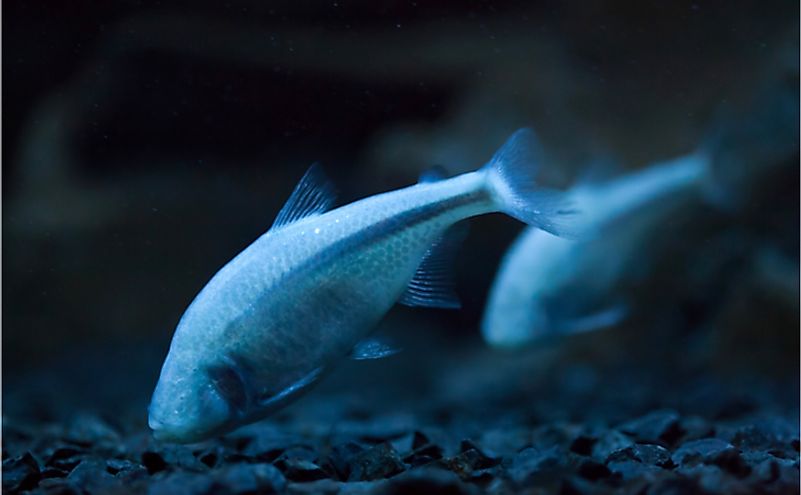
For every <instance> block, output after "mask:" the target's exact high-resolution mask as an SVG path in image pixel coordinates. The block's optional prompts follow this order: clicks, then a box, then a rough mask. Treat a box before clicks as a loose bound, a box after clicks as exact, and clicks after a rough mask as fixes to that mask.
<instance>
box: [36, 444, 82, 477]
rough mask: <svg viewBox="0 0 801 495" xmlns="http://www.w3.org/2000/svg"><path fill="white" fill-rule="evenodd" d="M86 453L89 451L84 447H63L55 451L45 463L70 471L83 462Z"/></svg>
mask: <svg viewBox="0 0 801 495" xmlns="http://www.w3.org/2000/svg"><path fill="white" fill-rule="evenodd" d="M86 454H87V451H86V450H83V449H76V448H72V447H62V448H59V449H56V450H55V451H53V453H52V454H51V455H50V457H49V458H48V459H47V461H46V462H45V465H46V466H51V467H54V468H56V469H61V470H64V471H67V472H70V471H72V469H73V468H74V467H75V466H77V465H78V464H80V463H81V461H82V460H83V459H84V458H85V457H86Z"/></svg>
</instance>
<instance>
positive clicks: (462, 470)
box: [447, 440, 501, 480]
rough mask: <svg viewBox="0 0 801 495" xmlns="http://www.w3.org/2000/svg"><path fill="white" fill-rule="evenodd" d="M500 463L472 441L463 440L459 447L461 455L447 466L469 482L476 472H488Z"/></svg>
mask: <svg viewBox="0 0 801 495" xmlns="http://www.w3.org/2000/svg"><path fill="white" fill-rule="evenodd" d="M500 462H501V461H500V460H499V459H496V458H494V457H490V456H488V455H487V454H485V453H484V452H483V451H482V450H481V449H480V448H479V447H478V446H477V445H476V444H475V443H473V442H471V441H470V440H462V442H461V444H460V446H459V454H457V455H456V456H454V457H452V458H451V459H449V460H448V461H447V465H448V467H449V469H450V470H451V471H453V472H454V473H456V474H457V475H459V477H460V478H462V479H463V480H469V479H472V478H473V477H474V476H473V474H474V472H475V471H482V470H487V469H489V468H492V467H495V466H497V465H498V464H500ZM482 474H484V473H482Z"/></svg>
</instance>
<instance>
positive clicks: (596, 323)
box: [557, 303, 628, 335]
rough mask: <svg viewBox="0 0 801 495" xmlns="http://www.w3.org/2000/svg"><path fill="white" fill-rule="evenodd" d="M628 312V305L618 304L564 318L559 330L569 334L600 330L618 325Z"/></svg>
mask: <svg viewBox="0 0 801 495" xmlns="http://www.w3.org/2000/svg"><path fill="white" fill-rule="evenodd" d="M627 314H628V307H627V306H626V305H625V304H623V303H620V304H616V305H614V306H610V307H608V308H604V309H602V310H601V311H598V312H596V313H592V314H589V315H586V316H579V317H576V318H571V319H568V320H563V321H561V322H560V323H559V325H558V330H557V332H558V333H561V334H566V335H567V334H574V333H583V332H591V331H593V330H600V329H602V328H606V327H611V326H614V325H617V324H618V323H620V322H621V321H623V319H625V318H626V315H627Z"/></svg>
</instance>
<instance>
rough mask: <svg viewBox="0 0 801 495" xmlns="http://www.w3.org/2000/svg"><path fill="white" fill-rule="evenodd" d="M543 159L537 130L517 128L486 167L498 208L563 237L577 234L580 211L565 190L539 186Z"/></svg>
mask: <svg viewBox="0 0 801 495" xmlns="http://www.w3.org/2000/svg"><path fill="white" fill-rule="evenodd" d="M540 162H541V152H540V149H539V143H538V140H537V137H536V135H535V134H534V131H532V130H531V129H527V128H523V129H519V130H518V131H516V132H515V133H514V134H512V136H511V137H510V138H509V139H508V140H507V141H506V143H505V144H504V145H503V146H502V147H501V149H499V150H498V151H497V152H496V153H495V155H494V156H493V157H492V159H491V160H490V161H489V163H488V164H487V165H485V167H484V170H486V173H487V179H488V181H489V187H490V190H491V191H492V194H493V196H494V198H495V201H496V202H497V204H498V209H499V210H500V211H502V212H504V213H506V214H507V215H510V216H512V217H514V218H516V219H518V220H520V221H521V222H525V223H527V224H529V225H533V226H535V227H537V228H540V229H542V230H544V231H546V232H548V233H551V234H553V235H556V236H560V237H567V238H575V237H576V236H577V229H576V216H577V215H576V214H577V213H578V212H577V211H576V210H575V209H573V208H572V205H571V202H570V201H569V200H568V199H567V198H566V195H565V194H564V193H561V192H558V191H554V190H549V189H543V188H539V187H537V184H536V182H535V181H534V175H535V173H536V167H537V165H538V164H539V163H540Z"/></svg>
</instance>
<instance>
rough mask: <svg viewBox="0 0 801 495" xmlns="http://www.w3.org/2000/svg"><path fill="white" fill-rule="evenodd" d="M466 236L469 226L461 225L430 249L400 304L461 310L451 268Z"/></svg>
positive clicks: (399, 301)
mask: <svg viewBox="0 0 801 495" xmlns="http://www.w3.org/2000/svg"><path fill="white" fill-rule="evenodd" d="M466 234H467V224H466V223H461V224H457V225H455V226H453V227H451V228H450V229H448V231H447V232H445V234H443V236H442V237H440V238H439V239H437V241H436V242H434V244H432V245H431V247H430V248H428V251H426V254H425V256H423V260H422V261H421V262H420V266H418V267H417V271H416V272H415V274H414V277H412V280H411V282H409V285H408V286H407V287H406V292H404V293H403V295H401V297H400V299H399V300H398V303H400V304H403V305H405V306H423V307H428V308H446V309H458V308H460V307H461V303H460V302H459V298H458V296H457V295H456V293H455V292H454V290H453V279H452V276H451V267H452V265H453V259H454V256H455V252H456V249H457V248H458V247H459V245H460V244H461V243H462V241H463V240H464V238H465V237H466Z"/></svg>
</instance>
